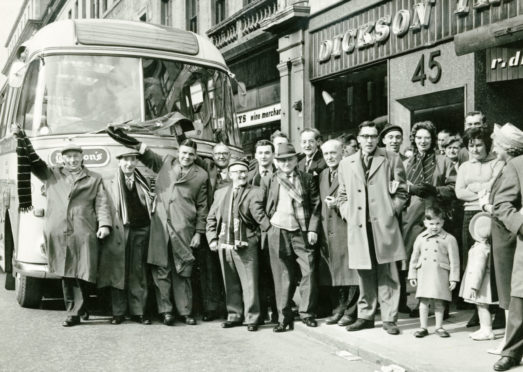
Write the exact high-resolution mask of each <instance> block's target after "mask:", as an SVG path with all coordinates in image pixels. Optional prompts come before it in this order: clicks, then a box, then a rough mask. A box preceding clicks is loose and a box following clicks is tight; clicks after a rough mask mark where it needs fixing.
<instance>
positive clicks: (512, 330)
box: [501, 297, 523, 362]
mask: <svg viewBox="0 0 523 372" xmlns="http://www.w3.org/2000/svg"><path fill="white" fill-rule="evenodd" d="M506 339H507V340H506V343H505V346H504V347H503V352H502V353H501V355H503V356H508V357H511V358H514V359H516V360H517V361H518V362H519V361H520V360H521V357H522V356H523V298H521V297H511V299H510V305H509V309H508V319H507V336H506Z"/></svg>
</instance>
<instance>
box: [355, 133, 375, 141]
mask: <svg viewBox="0 0 523 372" xmlns="http://www.w3.org/2000/svg"><path fill="white" fill-rule="evenodd" d="M359 137H361V139H364V140H366V141H368V140H373V141H374V140H375V139H378V135H377V134H360V135H359Z"/></svg>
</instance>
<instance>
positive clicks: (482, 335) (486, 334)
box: [469, 329, 494, 341]
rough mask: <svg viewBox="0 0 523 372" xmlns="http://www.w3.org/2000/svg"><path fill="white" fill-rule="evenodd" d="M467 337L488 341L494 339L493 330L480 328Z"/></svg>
mask: <svg viewBox="0 0 523 372" xmlns="http://www.w3.org/2000/svg"><path fill="white" fill-rule="evenodd" d="M469 337H470V338H471V339H473V340H475V341H488V340H493V339H494V332H492V331H486V330H483V329H480V330H478V331H476V332H474V333H471V334H470V335H469Z"/></svg>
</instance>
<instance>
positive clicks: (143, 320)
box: [132, 315, 151, 325]
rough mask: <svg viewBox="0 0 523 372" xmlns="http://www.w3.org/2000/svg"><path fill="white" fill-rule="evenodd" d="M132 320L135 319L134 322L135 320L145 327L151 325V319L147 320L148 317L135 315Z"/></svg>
mask: <svg viewBox="0 0 523 372" xmlns="http://www.w3.org/2000/svg"><path fill="white" fill-rule="evenodd" d="M132 318H133V320H134V321H135V322H136V323H140V324H145V325H149V324H151V319H149V318H146V317H145V316H143V315H135V316H133V317H132Z"/></svg>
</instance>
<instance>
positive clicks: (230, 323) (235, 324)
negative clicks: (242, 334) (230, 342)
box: [222, 320, 243, 328]
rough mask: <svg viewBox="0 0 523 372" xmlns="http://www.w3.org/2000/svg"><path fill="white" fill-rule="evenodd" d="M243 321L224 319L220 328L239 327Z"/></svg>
mask: <svg viewBox="0 0 523 372" xmlns="http://www.w3.org/2000/svg"><path fill="white" fill-rule="evenodd" d="M242 324H243V323H242V322H241V321H240V320H236V321H232V320H226V321H225V322H223V323H222V328H232V327H240V326H241V325H242Z"/></svg>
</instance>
